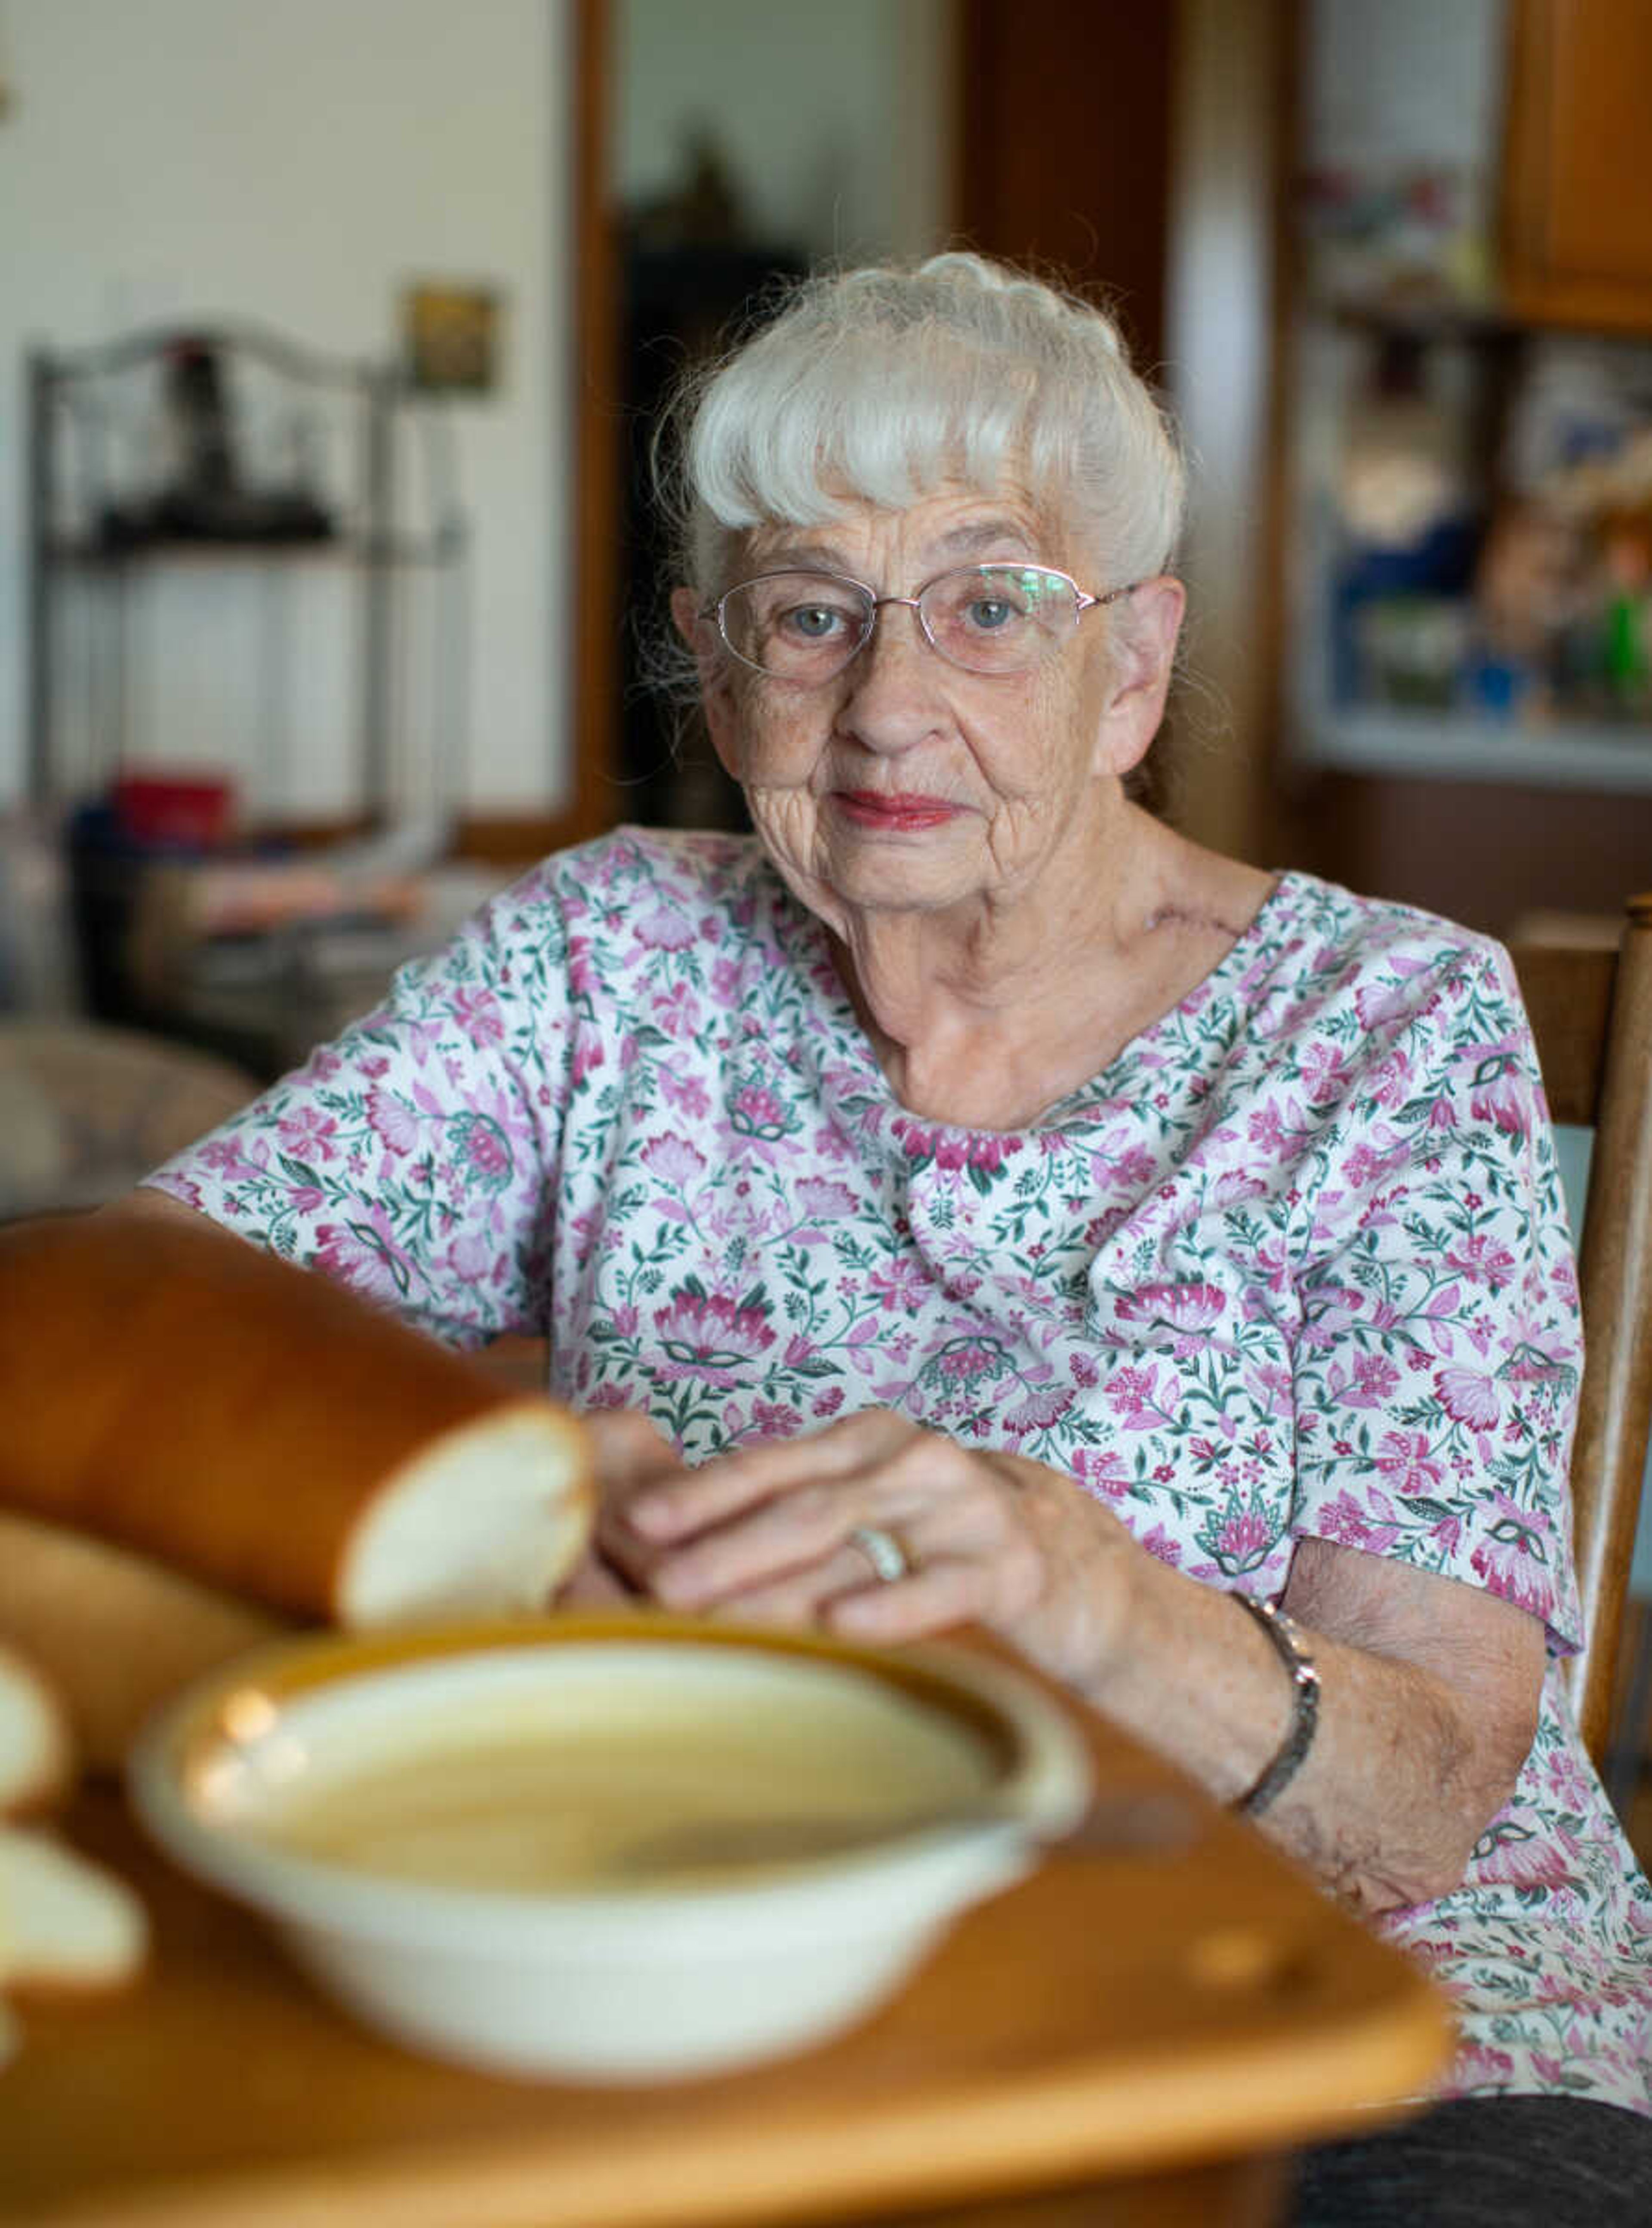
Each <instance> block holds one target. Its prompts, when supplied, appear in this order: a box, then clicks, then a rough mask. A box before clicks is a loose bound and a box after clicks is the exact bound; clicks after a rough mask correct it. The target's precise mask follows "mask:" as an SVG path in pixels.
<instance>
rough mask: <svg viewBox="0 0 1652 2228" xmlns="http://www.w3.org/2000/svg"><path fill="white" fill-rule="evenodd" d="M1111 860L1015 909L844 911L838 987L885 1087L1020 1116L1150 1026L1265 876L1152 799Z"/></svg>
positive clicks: (984, 1118)
mask: <svg viewBox="0 0 1652 2228" xmlns="http://www.w3.org/2000/svg"><path fill="white" fill-rule="evenodd" d="M1132 817H1133V821H1134V823H1135V824H1134V825H1133V826H1132V828H1131V829H1130V836H1131V841H1130V844H1129V846H1128V848H1127V851H1126V855H1125V861H1124V866H1123V868H1121V869H1119V870H1118V871H1117V872H1111V873H1110V871H1109V867H1108V861H1105V860H1098V861H1096V864H1095V868H1094V871H1093V873H1092V874H1090V875H1089V876H1087V877H1086V879H1085V883H1084V885H1083V887H1079V888H1076V889H1075V888H1074V887H1072V886H1071V885H1070V884H1069V886H1068V887H1066V888H1065V889H1064V890H1062V891H1061V892H1060V893H1055V894H1053V895H1052V896H1050V897H1049V898H1047V899H1042V898H1037V897H1035V898H1033V899H1029V900H1024V901H1023V902H1022V903H1021V904H1020V905H1017V906H1013V907H1009V908H1002V907H1000V908H991V907H984V906H983V907H978V908H976V909H974V910H972V911H971V912H970V913H969V914H968V915H967V916H966V917H964V918H957V917H955V916H954V915H953V914H952V913H951V912H948V913H923V912H898V911H889V912H874V913H867V914H861V915H856V916H854V917H850V918H848V919H844V920H843V921H842V922H841V923H839V924H836V925H835V931H836V932H835V934H834V938H833V947H834V954H835V957H836V961H837V965H838V970H839V972H840V974H841V975H842V979H843V983H844V985H845V988H846V989H847V990H848V995H849V996H850V998H851V999H852V1001H853V1002H854V1004H855V1010H856V1012H857V1013H858V1014H859V1015H860V1018H861V1023H862V1026H863V1027H864V1028H865V1029H866V1031H867V1034H868V1037H869V1039H870V1040H871V1042H872V1045H873V1047H874V1051H875V1053H876V1054H877V1057H878V1060H879V1062H880V1066H882V1068H883V1071H884V1073H885V1075H886V1076H887V1079H888V1081H889V1085H890V1087H891V1089H892V1090H893V1092H894V1093H895V1096H896V1097H897V1098H899V1099H900V1102H901V1104H903V1105H905V1106H906V1107H908V1108H909V1109H910V1110H911V1111H912V1112H913V1113H915V1114H919V1115H923V1116H925V1117H928V1118H929V1119H931V1120H932V1121H942V1122H946V1123H949V1124H956V1125H957V1126H959V1127H963V1128H970V1129H982V1130H1014V1129H1019V1128H1024V1127H1026V1126H1027V1125H1028V1124H1029V1123H1031V1122H1032V1121H1034V1119H1035V1118H1036V1117H1037V1116H1038V1115H1039V1114H1041V1112H1042V1111H1044V1110H1045V1109H1046V1108H1047V1107H1048V1106H1051V1105H1053V1104H1055V1103H1056V1102H1057V1101H1059V1100H1060V1099H1062V1098H1066V1096H1067V1095H1068V1094H1069V1093H1070V1092H1073V1091H1076V1090H1077V1089H1079V1086H1080V1085H1083V1084H1085V1083H1086V1082H1087V1081H1088V1080H1089V1079H1090V1078H1091V1077H1092V1076H1093V1075H1095V1074H1097V1073H1098V1072H1099V1071H1100V1070H1101V1069H1102V1068H1104V1067H1105V1066H1106V1065H1107V1064H1108V1062H1109V1061H1110V1060H1112V1059H1114V1058H1115V1057H1116V1056H1117V1053H1119V1052H1121V1051H1122V1050H1123V1049H1124V1047H1125V1046H1126V1045H1127V1044H1129V1043H1130V1041H1131V1040H1133V1039H1134V1038H1136V1037H1137V1036H1139V1035H1140V1034H1141V1033H1142V1032H1143V1030H1144V1029H1146V1028H1150V1027H1151V1026H1152V1025H1153V1023H1154V1022H1155V1021H1158V1020H1160V1019H1161V1018H1162V1016H1163V1015H1165V1014H1167V1013H1169V1011H1170V1010H1171V1009H1172V1008H1174V1007H1175V1005H1177V1004H1178V1003H1179V1002H1180V1001H1181V999H1183V998H1184V997H1186V996H1187V995H1188V992H1189V991H1190V990H1192V989H1194V988H1195V987H1196V986H1197V985H1198V984H1199V983H1201V982H1202V981H1203V980H1204V978H1205V976H1207V974H1208V973H1209V972H1210V970H1211V969H1212V968H1213V967H1214V966H1216V965H1217V964H1219V963H1220V961H1221V960H1222V959H1223V958H1224V957H1226V954H1227V952H1228V951H1231V949H1232V948H1233V944H1234V943H1235V942H1236V941H1237V939H1238V938H1239V937H1240V936H1241V935H1243V933H1244V932H1245V929H1246V928H1247V927H1248V926H1249V925H1250V923H1251V921H1252V919H1254V918H1255V915H1256V912H1257V910H1258V907H1259V906H1260V905H1261V904H1262V902H1263V900H1264V899H1265V896H1266V895H1267V892H1268V889H1269V887H1270V878H1269V877H1268V876H1266V875H1265V874H1260V873H1258V871H1257V870H1256V869H1255V868H1250V867H1245V866H1242V865H1241V864H1239V862H1238V861H1234V860H1230V859H1223V858H1220V857H1219V856H1218V855H1216V854H1215V853H1213V852H1209V851H1205V850H1202V849H1201V848H1200V847H1199V846H1197V845H1195V844H1193V843H1189V842H1187V841H1186V840H1185V838H1183V837H1181V836H1176V835H1175V834H1174V833H1173V832H1172V831H1171V830H1170V829H1166V828H1165V827H1163V826H1162V823H1158V822H1156V821H1153V820H1151V819H1149V817H1148V816H1146V815H1145V814H1135V813H1133V815H1132Z"/></svg>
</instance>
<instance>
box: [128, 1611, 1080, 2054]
mask: <svg viewBox="0 0 1652 2228" xmlns="http://www.w3.org/2000/svg"><path fill="white" fill-rule="evenodd" d="M1089 1778H1090V1774H1089V1765H1088V1759H1087V1756H1086V1752H1085V1748H1084V1745H1083V1743H1082V1742H1081V1741H1080V1739H1079V1738H1078V1736H1077V1734H1076V1732H1074V1730H1073V1726H1072V1725H1071V1724H1070V1723H1069V1722H1068V1720H1067V1719H1066V1716H1065V1714H1064V1713H1063V1712H1062V1711H1061V1709H1060V1707H1059V1706H1057V1705H1056V1704H1055V1703H1054V1702H1053V1701H1052V1700H1051V1699H1050V1698H1049V1697H1048V1696H1047V1694H1046V1693H1045V1692H1044V1691H1043V1690H1042V1689H1041V1687H1039V1686H1038V1685H1037V1684H1036V1683H1034V1681H1031V1680H1029V1679H1027V1678H1025V1677H1023V1676H1021V1675H1020V1674H1016V1673H1015V1672H1013V1671H1012V1670H1010V1669H1009V1668H1007V1667H1005V1666H1004V1665H1003V1664H1002V1663H1001V1662H1000V1661H997V1660H996V1658H991V1657H989V1656H987V1655H985V1654H984V1653H980V1652H977V1651H976V1650H974V1649H963V1648H958V1647H928V1648H924V1649H903V1650H900V1651H883V1650H876V1649H860V1648H854V1647H850V1646H846V1645H842V1644H840V1643H839V1642H836V1641H831V1640H827V1639H824V1638H820V1637H816V1636H802V1635H791V1634H783V1633H778V1632H768V1631H759V1630H755V1629H751V1628H741V1627H740V1626H738V1625H732V1624H712V1623H697V1622H694V1621H690V1620H686V1619H678V1618H671V1617H663V1616H658V1615H650V1614H645V1613H637V1614H634V1615H627V1616H611V1617H575V1616H567V1617H553V1618H547V1619H545V1620H542V1621H522V1620H518V1621H514V1622H511V1623H466V1624H461V1625H445V1626H442V1627H439V1628H425V1629H406V1630H399V1631H394V1632H385V1633H377V1634H371V1635H343V1634H328V1635H323V1636H314V1637H309V1638H305V1639H301V1640H298V1641H294V1642H282V1643H279V1644H277V1645H275V1646H273V1647H272V1648H269V1649H260V1650H259V1651H257V1652H256V1653H255V1654H253V1655H248V1656H244V1657H242V1658H240V1660H239V1661H236V1662H235V1663H234V1664H231V1665H228V1666H226V1667H225V1668H222V1669H221V1670H220V1671H219V1672H217V1673H215V1674H213V1675H212V1676H211V1677H209V1678H208V1679H207V1680H206V1681H202V1683H201V1684H199V1685H197V1686H196V1687H194V1688H192V1689H191V1690H189V1693H186V1694H185V1695H183V1696H182V1697H181V1698H180V1699H179V1700H176V1702H174V1703H173V1704H171V1705H170V1706H169V1707H168V1708H167V1709H166V1710H165V1711H164V1712H163V1713H162V1715H161V1716H160V1717H159V1718H158V1719H157V1720H156V1721H155V1722H154V1723H153V1724H152V1725H150V1727H149V1729H148V1730H147V1732H146V1733H145V1735H144V1738H143V1739H142V1740H141V1742H140V1743H139V1745H138V1749H137V1750H136V1751H135V1753H134V1756H133V1758H132V1762H131V1774H130V1784H131V1793H132V1798H133V1802H134V1804H135V1807H136V1809H137V1810H138V1815H139V1816H140V1818H141V1819H142V1821H144V1825H145V1827H146V1828H147V1829H148V1830H149V1832H150V1834H151V1835H152V1836H153V1837H154V1838H155V1839H156V1840H157V1841H158V1842H159V1843H160V1844H161V1846H162V1847H163V1848H164V1849H165V1850H166V1851H167V1852H168V1853H169V1854H170V1856H171V1857H172V1858H173V1859H174V1860H175V1861H176V1862H177V1863H178V1864H179V1865H181V1866H182V1867H183V1868H184V1869H185V1870H186V1871H188V1872H190V1873H194V1874H195V1875H196V1876H197V1877H198V1878H200V1879H202V1880H204V1881H206V1882H207V1883H208V1884H209V1885H212V1886H214V1887H215V1888H218V1889H220V1890H221V1891H223V1892H226V1893H227V1894H229V1895H231V1896H233V1897H235V1898H239V1899H240V1900H241V1901H242V1902H244V1903H246V1904H247V1905H251V1906H252V1908H253V1910H255V1911H259V1913H261V1914H262V1915H263V1916H264V1917H266V1918H268V1919H269V1920H271V1921H272V1922H273V1924H275V1926H276V1927H277V1928H278V1930H279V1932H280V1933H281V1935H282V1936H283V1937H285V1940H286V1942H287V1943H288V1944H289V1945H290V1947H291V1950H292V1951H293V1953H294V1954H295V1956H297V1957H298V1960H299V1961H300V1962H301V1963H302V1964H303V1965H304V1967H306V1968H307V1969H308V1970H309V1971H310V1972H311V1975H313V1976H314V1977H315V1979H316V1980H317V1982H319V1983H320V1985H321V1986H322V1988H323V1990H324V1991H326V1992H327V1993H329V1994H331V1995H332V1996H333V1997H334V1998H336V2000H337V2001H339V2002H341V2003H343V2005H345V2006H346V2007H349V2009H351V2010H352V2011H354V2012H355V2013H356V2014H358V2015H359V2016H360V2017H361V2018H362V2019H363V2020H366V2021H367V2022H368V2024H370V2025H371V2026H375V2028H377V2029H379V2030H381V2032H383V2033H387V2034H389V2035H391V2036H393V2037H394V2038H395V2039H398V2040H400V2041H401V2042H403V2043H405V2044H407V2045H409V2046H412V2047H413V2048H415V2049H419V2050H422V2051H426V2052H431V2053H433V2054H435V2055H437V2056H440V2057H445V2058H451V2059H454V2060H457V2061H458V2062H461V2063H464V2064H467V2065H473V2066H477V2067H481V2068H484V2069H490V2070H494V2071H505V2072H510V2073H515V2074H525V2075H530V2076H540V2077H547V2078H560V2079H575V2080H590V2081H626V2080H654V2079H661V2078H671V2077H676V2076H683V2075H691V2074H697V2073H702V2072H709V2071H714V2070H717V2069H721V2068H726V2067H731V2066H736V2065H747V2064H751V2063H753V2062H755V2061H757V2060H759V2059H761V2058H767V2057H770V2056H772V2055H776V2054H778V2053H781V2052H789V2051H795V2050H797V2049H801V2048H803V2047H804V2046H808V2045H810V2044H813V2043H816V2042H818V2041H821V2040H823V2039H825V2038H827V2037H828V2036H829V2035H831V2034H834V2033H837V2032H839V2031H840V2030H842V2028H844V2027H846V2026H848V2025H849V2024H851V2023H852V2022H853V2021H854V2020H856V2019H857V2018H859V2017H860V2016H861V2015H862V2014H866V2013H868V2011H870V2010H871V2009H872V2008H873V2007H874V2006H875V2005H876V2004H877V2003H879V2002H880V2001H882V2000H883V1999H885V1998H886V1997H887V1995H888V1994H890V1993H891V1992H892V1991H893V1989H894V1988H896V1987H897V1986H898V1985H899V1983H900V1982H901V1981H902V1979H903V1978H904V1977H905V1976H906V1974H907V1973H908V1972H910V1971H911V1969H912V1967H913V1966H914V1965H915V1964H916V1963H917V1962H918V1961H919V1959H920V1958H921V1957H922V1956H923V1955H924V1954H925V1951H926V1950H928V1949H929V1948H930V1947H931V1945H932V1943H935V1941H936V1940H937V1938H938V1937H939V1936H940V1935H941V1934H942V1933H943V1931H944V1930H945V1929H946V1927H947V1926H948V1925H949V1924H950V1923H951V1921H952V1920H953V1919H954V1918H956V1917H957V1915H958V1914H959V1913H960V1912H962V1911H964V1909H965V1908H966V1907H967V1906H968V1905H971V1904H974V1903H976V1902H978V1901H979V1900H981V1899H982V1898H985V1897H987V1896H989V1895H992V1894H994V1893H996V1892H997V1891H998V1890H1000V1889H1002V1888H1003V1887H1005V1886H1007V1885H1008V1884H1009V1883H1010V1882H1012V1881H1013V1880H1015V1879H1017V1878H1018V1877H1020V1876H1021V1874H1023V1873H1025V1872H1026V1871H1028V1869H1029V1867H1030V1866H1032V1865H1033V1864H1034V1862H1035V1861H1036V1860H1037V1857H1038V1853H1039V1849H1040V1845H1041V1842H1043V1841H1047V1840H1048V1839H1052V1838H1054V1837H1056V1836H1059V1835H1060V1834H1062V1833H1064V1832H1065V1831H1066V1829H1067V1828H1070V1827H1071V1826H1072V1825H1073V1824H1074V1823H1075V1822H1076V1821H1077V1820H1078V1819H1079V1816H1080V1815H1081V1814H1082V1812H1083V1810H1084V1809H1085V1804H1086V1802H1087V1799H1088V1793H1089Z"/></svg>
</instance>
